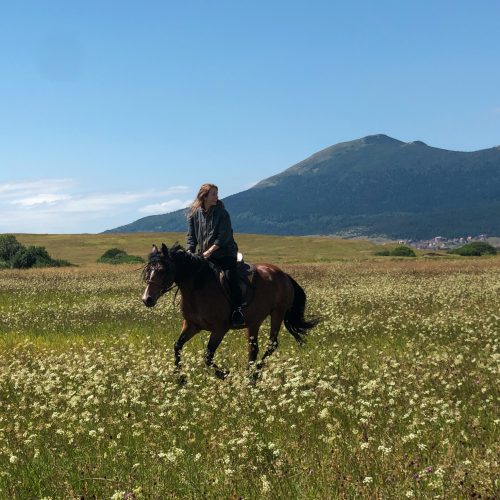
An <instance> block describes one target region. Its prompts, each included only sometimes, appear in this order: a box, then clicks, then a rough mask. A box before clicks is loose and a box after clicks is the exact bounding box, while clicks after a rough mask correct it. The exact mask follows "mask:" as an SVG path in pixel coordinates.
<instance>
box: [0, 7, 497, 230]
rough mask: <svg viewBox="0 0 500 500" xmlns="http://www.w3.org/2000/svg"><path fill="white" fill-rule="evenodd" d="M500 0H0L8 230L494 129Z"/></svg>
mask: <svg viewBox="0 0 500 500" xmlns="http://www.w3.org/2000/svg"><path fill="white" fill-rule="evenodd" d="M499 19H500V3H498V2H493V1H481V0H480V1H476V2H471V1H445V0H443V1H439V2H436V1H419V2H409V1H403V2H402V1H390V2H389V1H377V2H372V1H363V2H361V1H352V2H336V1H325V2H320V1H313V0H309V1H307V2H306V1H301V2H294V1H286V2H285V1H270V0H268V1H266V2H263V1H262V2H261V1H255V0H254V1H251V2H250V1H239V2H235V1H215V0H214V1H210V2H209V1H207V0H205V1H197V2H192V1H184V2H170V1H162V2H147V1H145V2H128V1H120V2H115V1H105V2H102V1H100V2H94V1H89V0H87V1H85V2H68V1H64V2H63V1H61V2H57V1H50V0H47V1H45V2H38V1H36V2H35V1H32V2H29V1H23V2H2V3H1V4H0V213H1V214H2V216H1V218H0V232H36V233H81V232H100V231H103V230H105V229H109V228H112V227H116V226H118V225H122V224H126V223H129V222H132V221H134V220H136V219H138V218H140V217H143V216H145V215H150V214H158V213H165V212H168V211H172V210H174V209H177V208H180V207H182V206H185V205H187V204H188V203H189V201H190V200H191V199H192V198H193V197H194V195H195V194H196V191H197V188H198V187H199V185H200V184H202V183H204V182H214V183H216V184H218V185H219V190H220V195H221V196H222V197H224V196H227V195H229V194H232V193H236V192H239V191H242V190H244V189H247V188H248V187H250V186H251V185H253V184H254V183H256V182H258V181H259V180H261V179H264V178H266V177H269V176H271V175H274V174H276V173H278V172H281V171H282V170H284V169H286V168H288V167H290V166H291V165H293V164H294V163H297V162H299V161H301V160H303V159H304V158H306V157H308V156H310V155H311V154H313V153H315V152H317V151H318V150H320V149H323V148H325V147H328V146H330V145H332V144H336V143H338V142H342V141H346V140H352V139H357V138H360V137H363V136H366V135H370V134H377V133H385V134H388V135H390V136H392V137H395V138H397V139H400V140H403V141H412V140H417V139H419V140H423V141H424V142H426V143H427V144H429V145H432V146H435V147H440V148H445V149H455V150H462V151H472V150H477V149H484V148H488V147H492V146H497V145H499V144H500V91H499V90H498V89H500V65H499V64H498V57H499V54H500V36H498V21H499Z"/></svg>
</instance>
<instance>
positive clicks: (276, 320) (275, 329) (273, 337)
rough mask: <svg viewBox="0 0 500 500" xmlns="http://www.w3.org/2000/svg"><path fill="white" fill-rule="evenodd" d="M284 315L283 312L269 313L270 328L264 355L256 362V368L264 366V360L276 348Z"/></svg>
mask: <svg viewBox="0 0 500 500" xmlns="http://www.w3.org/2000/svg"><path fill="white" fill-rule="evenodd" d="M284 317H285V315H284V314H282V313H281V312H277V311H273V312H272V313H271V330H270V331H269V341H268V343H267V349H266V352H265V353H264V355H263V356H262V359H261V360H260V362H259V363H257V369H259V370H260V369H262V367H263V366H264V360H265V359H266V358H267V357H269V356H271V354H272V353H273V352H274V351H275V350H276V349H277V347H278V334H279V332H280V328H281V323H282V322H283V318H284Z"/></svg>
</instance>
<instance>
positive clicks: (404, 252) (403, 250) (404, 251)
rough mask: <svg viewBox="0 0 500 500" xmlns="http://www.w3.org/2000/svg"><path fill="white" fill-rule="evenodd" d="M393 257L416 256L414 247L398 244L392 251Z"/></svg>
mask: <svg viewBox="0 0 500 500" xmlns="http://www.w3.org/2000/svg"><path fill="white" fill-rule="evenodd" d="M390 255H391V256H392V257H416V254H415V252H414V251H413V249H412V248H410V247H407V246H406V245H398V246H397V247H394V248H393V249H392V250H391V251H390Z"/></svg>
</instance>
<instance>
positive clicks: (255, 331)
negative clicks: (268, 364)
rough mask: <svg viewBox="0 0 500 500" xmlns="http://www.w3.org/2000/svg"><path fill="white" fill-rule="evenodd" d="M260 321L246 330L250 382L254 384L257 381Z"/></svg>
mask: <svg viewBox="0 0 500 500" xmlns="http://www.w3.org/2000/svg"><path fill="white" fill-rule="evenodd" d="M260 325H261V324H260V323H259V324H257V325H251V326H249V327H248V328H247V330H246V336H247V341H248V372H249V376H250V383H251V384H252V385H253V384H255V382H256V381H257V378H258V375H259V374H258V371H256V370H255V361H257V354H259V342H258V337H259V329H260Z"/></svg>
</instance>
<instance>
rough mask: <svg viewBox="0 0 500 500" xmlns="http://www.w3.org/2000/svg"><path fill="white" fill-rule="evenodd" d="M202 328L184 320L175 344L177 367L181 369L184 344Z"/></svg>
mask: <svg viewBox="0 0 500 500" xmlns="http://www.w3.org/2000/svg"><path fill="white" fill-rule="evenodd" d="M199 331H200V329H199V328H198V327H196V326H194V325H192V324H189V323H188V322H187V321H186V320H184V321H183V322H182V330H181V334H180V336H179V338H178V339H177V342H176V343H175V344H174V357H175V368H176V370H178V369H179V365H180V363H181V351H182V348H183V347H184V344H185V343H186V342H187V341H188V340H190V339H192V338H193V337H194V336H195V335H196V334H197V333H198V332H199Z"/></svg>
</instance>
